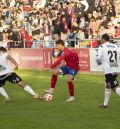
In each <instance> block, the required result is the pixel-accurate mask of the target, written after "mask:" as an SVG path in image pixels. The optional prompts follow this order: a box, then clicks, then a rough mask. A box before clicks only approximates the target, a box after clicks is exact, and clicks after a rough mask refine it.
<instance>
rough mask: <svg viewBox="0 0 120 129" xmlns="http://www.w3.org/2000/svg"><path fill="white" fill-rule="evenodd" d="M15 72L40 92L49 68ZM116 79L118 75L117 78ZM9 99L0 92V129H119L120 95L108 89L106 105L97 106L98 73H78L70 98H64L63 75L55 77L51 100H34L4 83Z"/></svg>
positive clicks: (100, 89) (46, 83)
mask: <svg viewBox="0 0 120 129" xmlns="http://www.w3.org/2000/svg"><path fill="white" fill-rule="evenodd" d="M17 73H18V74H19V75H20V76H21V77H22V78H23V80H24V81H25V82H26V83H28V84H29V85H31V87H32V88H33V89H34V90H35V91H36V92H37V93H39V94H40V95H41V94H43V90H44V89H48V88H49V84H50V83H49V81H50V76H51V73H50V72H43V71H29V70H19V71H17ZM118 79H119V80H120V78H118ZM4 88H5V89H6V91H7V92H8V94H9V96H10V97H11V99H12V100H11V102H10V103H7V104H6V103H4V98H3V97H2V96H1V95H0V129H120V97H119V96H117V95H116V94H114V93H112V95H111V98H110V103H109V108H108V109H99V108H98V107H97V105H99V104H100V103H101V102H102V101H103V96H104V77H103V76H102V75H92V74H87V75H85V74H78V75H77V76H76V78H75V97H76V100H75V101H74V102H65V100H66V99H67V98H68V96H69V93H68V88H67V80H66V76H64V77H59V78H58V83H57V86H56V91H55V95H54V96H55V98H54V100H53V101H51V102H45V101H38V100H34V99H33V98H32V97H31V96H30V95H29V94H27V93H26V92H25V91H23V90H22V89H21V88H20V87H18V86H16V85H12V84H10V83H8V82H7V83H6V85H5V86H4Z"/></svg>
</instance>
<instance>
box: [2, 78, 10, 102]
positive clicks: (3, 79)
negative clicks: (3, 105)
mask: <svg viewBox="0 0 120 129" xmlns="http://www.w3.org/2000/svg"><path fill="white" fill-rule="evenodd" d="M5 76H6V75H3V76H0V94H1V95H2V96H4V97H5V101H6V102H9V101H10V97H9V96H8V94H7V92H6V91H5V89H4V88H3V86H4V84H5V82H6V78H5Z"/></svg>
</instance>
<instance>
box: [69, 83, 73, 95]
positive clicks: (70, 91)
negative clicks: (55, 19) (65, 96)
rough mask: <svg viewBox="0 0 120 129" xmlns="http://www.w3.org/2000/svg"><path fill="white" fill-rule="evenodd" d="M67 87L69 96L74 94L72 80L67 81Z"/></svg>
mask: <svg viewBox="0 0 120 129" xmlns="http://www.w3.org/2000/svg"><path fill="white" fill-rule="evenodd" d="M68 88H69V93H70V96H74V85H73V83H72V82H68Z"/></svg>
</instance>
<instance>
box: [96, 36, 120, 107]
mask: <svg viewBox="0 0 120 129" xmlns="http://www.w3.org/2000/svg"><path fill="white" fill-rule="evenodd" d="M101 40H102V43H103V44H102V45H101V46H100V47H99V49H98V52H97V55H96V62H97V64H98V65H100V64H102V66H103V70H104V73H105V96H104V103H103V104H102V105H100V106H99V107H101V108H107V107H108V102H109V98H110V95H111V89H112V90H113V91H114V92H116V93H117V94H118V95H119V96H120V87H118V84H119V83H118V81H117V80H116V78H117V75H118V71H119V65H120V48H118V46H117V45H115V44H113V43H110V42H109V35H108V34H104V35H102V39H101Z"/></svg>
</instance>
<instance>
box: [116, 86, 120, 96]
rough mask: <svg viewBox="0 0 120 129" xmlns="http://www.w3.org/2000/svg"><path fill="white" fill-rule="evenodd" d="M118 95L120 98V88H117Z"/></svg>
mask: <svg viewBox="0 0 120 129" xmlns="http://www.w3.org/2000/svg"><path fill="white" fill-rule="evenodd" d="M116 93H117V94H118V95H119V96H120V87H117V88H116Z"/></svg>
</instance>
